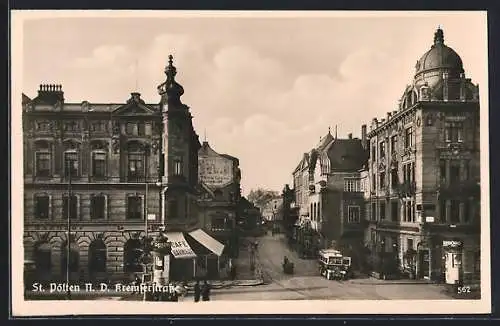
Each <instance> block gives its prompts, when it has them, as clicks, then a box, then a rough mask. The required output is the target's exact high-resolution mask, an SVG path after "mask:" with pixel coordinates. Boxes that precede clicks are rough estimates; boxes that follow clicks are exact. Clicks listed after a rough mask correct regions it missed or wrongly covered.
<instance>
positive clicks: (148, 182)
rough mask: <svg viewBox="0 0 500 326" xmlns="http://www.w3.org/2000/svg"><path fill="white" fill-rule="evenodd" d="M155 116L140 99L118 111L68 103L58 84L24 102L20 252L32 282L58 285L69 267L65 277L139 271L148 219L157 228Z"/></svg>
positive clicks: (158, 125) (42, 88) (108, 106)
mask: <svg viewBox="0 0 500 326" xmlns="http://www.w3.org/2000/svg"><path fill="white" fill-rule="evenodd" d="M161 119H162V118H161V114H160V109H159V106H158V105H155V104H146V103H144V101H143V100H142V99H141V97H140V94H139V93H132V94H131V97H130V98H129V99H128V100H127V101H126V102H125V103H122V104H113V103H106V104H100V103H89V102H87V101H84V102H82V103H66V102H65V101H64V93H63V89H62V86H59V85H41V86H40V90H39V91H38V96H36V97H35V98H34V99H30V98H28V97H27V96H23V140H24V144H23V147H24V148H23V149H24V203H25V205H24V249H25V259H26V260H33V261H34V262H35V264H36V265H37V272H38V277H39V279H44V280H57V279H64V278H65V277H66V271H67V270H66V269H67V266H69V271H70V277H71V278H75V277H77V276H78V277H81V276H82V274H83V275H84V276H85V277H88V278H100V277H106V276H107V275H111V274H113V275H116V276H120V275H121V276H123V275H125V274H129V273H134V272H137V271H142V266H141V265H140V264H139V261H138V252H137V250H136V249H138V248H139V247H140V237H141V236H143V235H144V234H145V233H146V223H145V221H146V216H149V217H150V218H149V222H150V223H151V224H155V223H160V222H161V220H160V219H161V212H160V207H159V203H160V200H159V199H160V198H159V196H160V187H159V184H158V181H159V178H160V175H159V171H160V147H161V142H160V140H161V130H162V127H161V124H162V121H161ZM68 220H69V223H68ZM68 227H69V228H70V229H71V233H70V234H71V235H70V236H69V240H70V246H69V247H70V250H69V264H68V261H67V257H68V250H67V247H68V245H67V241H68V232H67V230H68Z"/></svg>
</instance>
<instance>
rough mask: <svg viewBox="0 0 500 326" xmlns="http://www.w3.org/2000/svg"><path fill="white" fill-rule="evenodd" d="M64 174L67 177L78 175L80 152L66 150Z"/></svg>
mask: <svg viewBox="0 0 500 326" xmlns="http://www.w3.org/2000/svg"><path fill="white" fill-rule="evenodd" d="M64 175H65V176H66V177H69V176H71V177H77V176H78V153H77V152H66V153H64Z"/></svg>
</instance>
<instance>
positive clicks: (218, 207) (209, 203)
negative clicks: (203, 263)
mask: <svg viewBox="0 0 500 326" xmlns="http://www.w3.org/2000/svg"><path fill="white" fill-rule="evenodd" d="M198 166H199V170H198V175H199V181H200V191H201V196H200V200H199V204H200V219H201V220H203V225H204V227H205V229H206V230H207V231H208V232H209V233H210V234H211V235H212V236H214V237H215V238H216V239H218V240H219V241H221V242H222V243H224V244H225V245H226V248H227V249H226V250H227V252H228V253H229V254H230V255H231V256H233V257H235V256H237V255H238V234H237V229H236V223H237V219H238V209H237V206H238V203H239V201H240V199H241V190H240V189H241V187H240V180H241V171H240V168H239V160H238V159H237V158H235V157H232V156H230V155H227V154H219V153H217V152H216V151H215V150H213V149H212V148H211V147H210V145H209V144H208V142H206V141H205V142H203V145H202V146H201V148H200V150H199V152H198Z"/></svg>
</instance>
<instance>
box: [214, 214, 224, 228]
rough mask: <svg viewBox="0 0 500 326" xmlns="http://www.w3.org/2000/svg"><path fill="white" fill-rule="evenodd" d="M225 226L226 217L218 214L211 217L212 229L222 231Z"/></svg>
mask: <svg viewBox="0 0 500 326" xmlns="http://www.w3.org/2000/svg"><path fill="white" fill-rule="evenodd" d="M225 228H226V218H224V217H220V216H214V217H213V218H212V230H214V231H222V230H225Z"/></svg>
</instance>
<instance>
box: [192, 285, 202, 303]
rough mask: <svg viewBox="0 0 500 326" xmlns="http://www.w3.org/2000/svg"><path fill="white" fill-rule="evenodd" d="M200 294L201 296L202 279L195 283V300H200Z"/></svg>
mask: <svg viewBox="0 0 500 326" xmlns="http://www.w3.org/2000/svg"><path fill="white" fill-rule="evenodd" d="M200 296H201V287H200V281H196V284H195V285H194V302H198V301H200Z"/></svg>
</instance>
